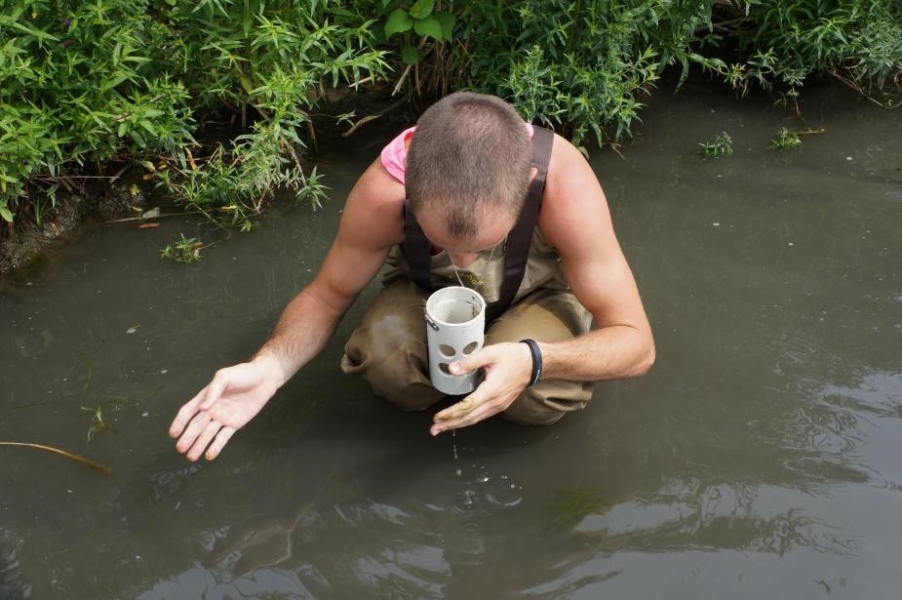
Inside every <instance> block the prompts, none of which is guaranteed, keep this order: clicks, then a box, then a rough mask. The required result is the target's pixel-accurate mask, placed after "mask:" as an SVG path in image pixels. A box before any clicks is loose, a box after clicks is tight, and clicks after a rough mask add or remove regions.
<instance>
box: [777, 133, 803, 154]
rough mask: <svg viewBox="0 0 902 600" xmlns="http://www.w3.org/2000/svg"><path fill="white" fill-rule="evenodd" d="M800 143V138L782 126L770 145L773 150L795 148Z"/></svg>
mask: <svg viewBox="0 0 902 600" xmlns="http://www.w3.org/2000/svg"><path fill="white" fill-rule="evenodd" d="M801 145H802V138H801V137H799V134H798V133H797V132H795V131H793V130H791V129H787V128H786V127H783V128H782V129H780V131H779V133H777V136H776V137H775V138H774V139H772V140H771V142H770V147H771V148H773V149H774V150H781V151H782V150H795V149H796V148H798V147H799V146H801Z"/></svg>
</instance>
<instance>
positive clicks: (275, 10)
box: [0, 0, 902, 236]
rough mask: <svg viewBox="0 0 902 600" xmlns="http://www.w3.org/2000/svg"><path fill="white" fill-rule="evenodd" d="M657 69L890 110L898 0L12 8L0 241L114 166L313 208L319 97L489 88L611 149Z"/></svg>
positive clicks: (168, 183) (898, 95)
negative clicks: (822, 83)
mask: <svg viewBox="0 0 902 600" xmlns="http://www.w3.org/2000/svg"><path fill="white" fill-rule="evenodd" d="M666 69H671V70H673V72H674V73H676V74H678V76H679V78H680V81H681V82H682V81H683V80H684V79H685V78H686V77H687V76H688V75H689V74H690V72H692V71H695V72H698V73H705V74H707V76H708V77H710V78H711V79H712V80H713V81H714V83H715V84H717V83H719V82H724V83H726V84H728V85H731V86H732V87H733V88H734V89H735V90H736V91H737V93H738V94H739V95H743V94H745V93H747V92H748V91H749V90H750V89H752V88H753V87H760V88H763V89H765V90H767V91H768V92H770V93H772V94H773V95H774V97H775V98H777V99H778V100H780V101H781V102H782V103H783V104H784V105H785V106H787V107H788V108H789V109H791V110H794V111H798V110H799V107H798V102H797V100H798V97H799V95H800V94H801V93H802V90H803V88H804V85H805V82H806V81H807V80H808V79H809V78H810V77H811V76H815V75H817V76H829V77H833V78H836V79H838V80H839V81H842V82H843V83H844V84H846V85H849V86H851V87H852V88H854V89H855V90H857V91H858V92H859V93H861V94H863V95H865V96H866V97H868V98H870V99H871V100H872V101H874V102H877V103H879V104H881V105H883V106H887V107H891V106H898V105H899V104H900V101H902V92H900V85H899V83H900V76H902V3H899V2H897V1H895V0H789V1H786V2H783V1H779V0H672V1H667V2H663V1H661V0H604V1H602V0H516V1H506V0H489V1H486V2H455V3H452V2H449V1H447V0H444V1H443V0H416V1H409V0H358V1H353V0H346V1H339V0H242V1H241V2H239V1H237V0H160V1H158V2H151V1H150V0H127V1H126V0H80V1H77V2H64V1H63V0H9V1H7V2H4V3H3V5H2V7H0V223H3V222H6V223H7V227H6V228H5V230H6V231H5V232H3V231H2V230H0V236H3V235H7V236H8V235H11V234H12V233H13V227H12V222H13V221H14V220H16V221H19V220H24V221H27V222H30V223H32V224H39V223H42V222H44V221H46V219H47V218H48V216H49V215H51V214H52V213H53V211H54V207H56V206H58V204H59V202H61V201H63V200H62V198H63V195H62V193H65V198H66V201H67V202H68V201H71V200H70V195H69V194H68V192H73V191H78V190H79V189H80V188H82V186H84V185H85V184H86V183H87V182H92V183H98V182H99V183H106V184H112V183H114V182H117V181H118V180H119V179H120V176H122V174H123V172H126V171H127V174H128V175H129V176H130V177H133V178H134V177H141V178H142V179H143V180H146V181H150V182H153V183H154V184H156V185H158V186H160V188H161V189H162V191H163V192H164V193H166V194H167V195H168V196H170V197H172V198H174V199H175V200H176V201H177V202H180V203H182V204H183V205H184V207H185V208H187V209H190V210H194V211H198V212H202V213H203V214H205V215H207V216H208V217H209V218H210V219H212V220H214V221H215V222H216V223H217V224H219V225H220V226H222V227H223V228H228V229H239V230H245V231H246V230H248V229H250V228H252V227H253V224H254V218H255V216H256V215H257V214H259V212H260V211H261V210H263V208H264V207H265V206H266V204H267V203H268V202H270V201H271V199H272V198H273V194H274V192H275V191H276V190H278V189H288V190H292V191H293V192H294V195H295V197H296V198H298V199H299V200H303V201H307V202H310V203H311V204H313V205H314V206H317V205H318V204H319V202H321V201H322V200H323V199H324V198H325V197H326V195H327V188H326V187H325V185H324V184H323V182H322V181H321V178H320V177H319V176H318V175H317V174H316V171H315V170H310V169H308V168H307V167H306V165H305V163H304V157H305V153H306V151H307V148H308V146H313V145H315V131H314V128H313V124H312V120H311V119H312V116H313V115H314V113H316V112H317V111H318V110H319V109H320V107H321V106H322V105H323V98H324V97H325V95H326V93H327V92H328V90H329V89H333V88H338V89H342V90H349V91H351V92H355V91H359V90H361V89H363V88H377V89H384V90H385V91H386V92H389V91H390V92H392V93H395V94H402V95H403V97H404V98H406V99H407V100H408V101H410V102H411V103H412V104H413V106H414V108H415V109H419V108H421V107H423V106H425V105H426V104H427V103H429V102H431V100H432V99H433V98H435V97H437V96H440V95H443V94H446V93H448V92H449V91H451V90H455V89H472V90H478V91H483V92H488V93H494V94H497V95H499V96H502V97H504V98H506V99H508V100H509V101H511V102H513V103H514V104H515V105H516V106H517V107H518V109H519V110H520V111H521V112H522V114H523V115H524V117H525V118H527V119H530V120H532V121H535V122H538V123H544V124H546V125H549V126H551V127H553V128H554V129H555V130H557V131H559V132H560V133H562V134H564V135H566V136H569V137H570V138H571V139H572V140H573V141H574V142H575V143H576V144H577V145H580V146H583V145H587V144H588V143H589V142H594V143H599V144H611V145H616V144H618V143H620V142H622V141H623V140H624V139H626V138H628V137H629V135H630V131H631V129H632V128H633V126H634V124H635V123H636V121H637V120H638V119H640V117H641V110H642V108H643V102H644V101H645V100H646V98H647V97H648V95H649V94H650V93H652V92H653V90H654V88H655V86H656V85H657V82H658V81H659V79H660V78H661V76H662V75H663V74H664V72H665V70H666ZM335 118H336V119H342V120H347V119H348V115H342V116H336V117H335ZM365 119H366V117H364V119H361V120H360V121H358V125H359V124H360V123H362V122H363V121H364V120H365ZM355 127H356V126H355ZM217 128H218V129H217ZM214 134H215V135H214ZM223 134H225V135H226V136H227V138H228V139H227V140H226V141H223V142H217V141H215V140H216V138H217V136H219V137H222V135H223ZM785 143H789V142H785Z"/></svg>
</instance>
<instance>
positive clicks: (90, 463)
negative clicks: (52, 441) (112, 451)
mask: <svg viewBox="0 0 902 600" xmlns="http://www.w3.org/2000/svg"><path fill="white" fill-rule="evenodd" d="M0 446H25V447H27V448H38V449H40V450H47V451H48V452H55V453H56V454H62V455H63V456H65V457H67V458H71V459H72V460H75V461H78V462H80V463H81V464H83V465H87V466H89V467H91V468H92V469H97V470H98V471H100V472H101V473H103V474H104V475H109V474H110V473H112V472H113V470H112V469H110V468H109V467H105V466H103V465H102V464H100V463H97V462H94V461H93V460H91V459H90V458H85V457H84V456H80V455H78V454H73V453H71V452H67V451H65V450H60V449H59V448H54V447H52V446H44V445H43V444H32V443H29V442H0Z"/></svg>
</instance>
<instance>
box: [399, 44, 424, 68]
mask: <svg viewBox="0 0 902 600" xmlns="http://www.w3.org/2000/svg"><path fill="white" fill-rule="evenodd" d="M401 60H403V61H404V64H405V65H415V64H416V63H418V62H420V51H419V50H417V47H416V46H404V47H403V48H401Z"/></svg>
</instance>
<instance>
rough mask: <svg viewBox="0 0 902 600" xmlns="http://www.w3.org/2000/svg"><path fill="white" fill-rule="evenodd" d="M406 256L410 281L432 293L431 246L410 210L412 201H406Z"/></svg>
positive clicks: (404, 247)
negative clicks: (430, 273)
mask: <svg viewBox="0 0 902 600" xmlns="http://www.w3.org/2000/svg"><path fill="white" fill-rule="evenodd" d="M403 249H404V255H405V256H406V257H407V264H408V266H409V267H410V279H411V280H412V281H413V282H414V283H415V284H417V285H418V286H419V287H420V288H421V289H423V290H424V291H426V292H430V291H432V280H431V278H430V277H429V267H430V266H431V257H432V252H430V249H431V244H430V243H429V240H428V239H427V238H426V234H425V233H423V230H422V228H420V224H419V223H417V220H416V218H415V217H414V216H413V211H412V210H410V200H406V199H405V200H404V246H403Z"/></svg>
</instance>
